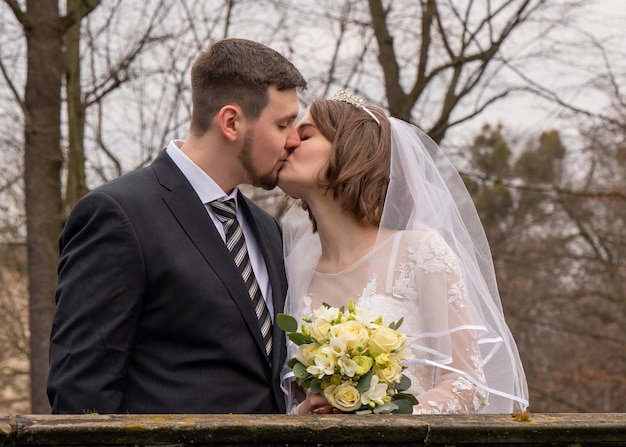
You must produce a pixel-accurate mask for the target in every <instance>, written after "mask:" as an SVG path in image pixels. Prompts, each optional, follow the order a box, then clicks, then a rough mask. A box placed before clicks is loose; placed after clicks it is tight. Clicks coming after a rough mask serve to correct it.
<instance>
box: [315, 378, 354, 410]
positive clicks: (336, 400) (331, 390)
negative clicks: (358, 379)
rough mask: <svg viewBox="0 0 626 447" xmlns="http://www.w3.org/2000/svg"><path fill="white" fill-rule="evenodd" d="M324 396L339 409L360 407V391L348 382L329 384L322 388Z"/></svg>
mask: <svg viewBox="0 0 626 447" xmlns="http://www.w3.org/2000/svg"><path fill="white" fill-rule="evenodd" d="M324 397H325V398H326V399H327V400H328V402H329V403H330V404H331V405H332V406H333V407H335V408H338V409H340V410H341V411H346V412H349V411H356V410H358V409H359V408H361V393H359V390H357V389H356V388H355V387H354V386H353V385H352V384H351V383H350V382H344V383H342V384H340V385H329V386H328V387H327V388H326V389H325V390H324Z"/></svg>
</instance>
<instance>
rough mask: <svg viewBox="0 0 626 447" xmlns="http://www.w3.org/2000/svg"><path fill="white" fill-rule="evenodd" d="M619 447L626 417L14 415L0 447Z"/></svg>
mask: <svg viewBox="0 0 626 447" xmlns="http://www.w3.org/2000/svg"><path fill="white" fill-rule="evenodd" d="M53 445H54V446H59V445H67V446H90V447H94V446H109V447H111V446H147V445H160V446H165V445H170V446H192V445H193V446H208V445H219V446H244V445H256V446H290V447H293V446H319V447H322V446H337V445H342V446H367V447H377V446H385V445H394V446H409V445H411V446H420V445H427V446H435V447H439V446H447V447H453V446H465V447H469V446H478V445H483V446H492V447H498V446H517V447H522V446H524V447H526V446H581V447H586V446H626V414H615V413H601V414H600V413H598V414H533V415H531V420H530V421H527V422H518V421H516V420H514V419H513V418H512V417H511V416H509V415H467V416H401V415H362V416H355V415H319V416H316V415H308V416H285V415H228V414H224V415H94V414H87V415H71V416H63V415H17V416H7V417H2V416H0V446H3V447H4V446H16V447H17V446H38V447H43V446H53Z"/></svg>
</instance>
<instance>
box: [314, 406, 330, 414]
mask: <svg viewBox="0 0 626 447" xmlns="http://www.w3.org/2000/svg"><path fill="white" fill-rule="evenodd" d="M333 410H334V408H333V407H331V406H330V405H325V406H323V407H317V408H316V409H315V410H313V414H331V413H333Z"/></svg>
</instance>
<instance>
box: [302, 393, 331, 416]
mask: <svg viewBox="0 0 626 447" xmlns="http://www.w3.org/2000/svg"><path fill="white" fill-rule="evenodd" d="M339 413H341V411H339V410H338V409H336V408H334V407H333V406H331V405H330V403H328V401H327V400H326V398H325V397H324V396H322V395H321V394H313V393H312V392H311V390H310V389H309V390H307V392H306V399H305V400H304V402H302V403H301V404H300V405H298V414H339Z"/></svg>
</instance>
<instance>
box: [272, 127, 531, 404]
mask: <svg viewBox="0 0 626 447" xmlns="http://www.w3.org/2000/svg"><path fill="white" fill-rule="evenodd" d="M389 121H390V124H391V136H392V141H391V150H392V154H391V172H390V183H389V188H388V192H387V196H386V200H385V205H384V209H383V215H382V220H381V223H380V231H379V237H378V242H377V245H378V246H379V247H381V250H382V247H383V245H384V244H387V243H388V240H389V237H388V235H389V234H390V230H392V231H391V232H392V233H393V232H409V233H408V234H412V233H411V232H414V233H419V234H427V233H428V234H430V233H433V232H434V233H436V234H437V235H438V237H439V239H441V238H442V239H443V240H444V241H445V243H446V244H447V246H449V249H447V250H448V251H449V252H451V253H453V254H451V256H452V257H454V258H455V262H454V263H453V264H454V267H455V269H456V268H458V272H456V273H458V276H459V277H460V281H461V282H462V283H463V284H464V288H465V290H464V294H465V297H464V298H465V300H466V302H467V306H464V307H466V308H467V311H468V312H469V313H468V315H470V317H468V319H466V320H464V321H463V322H462V324H461V323H458V322H455V321H453V320H454V319H449V318H448V316H446V315H447V314H446V312H445V311H443V312H437V311H436V309H441V307H437V306H443V305H445V303H444V304H440V305H436V306H433V305H432V304H429V303H428V301H427V297H423V296H419V295H420V294H419V293H418V294H417V295H416V297H415V298H414V299H412V300H413V301H415V303H411V304H412V306H411V307H406V311H405V312H412V313H415V314H416V315H411V316H410V317H411V318H405V320H407V323H408V324H409V326H408V329H407V330H408V331H409V333H407V335H409V337H410V339H411V345H412V349H413V352H414V354H415V359H414V361H413V363H414V364H422V365H427V366H428V367H430V368H433V369H435V370H438V371H440V372H441V374H445V373H448V374H449V373H450V371H453V372H455V374H456V373H459V374H463V372H462V371H458V370H457V368H456V367H455V366H453V362H452V356H453V353H452V348H451V347H450V344H451V343H452V342H451V341H450V340H453V339H454V335H453V334H455V333H458V332H459V331H463V330H468V329H469V330H471V331H472V336H473V337H475V341H476V343H477V345H478V348H479V351H480V362H481V363H482V365H481V366H482V370H483V372H484V380H475V377H471V375H467V379H468V380H470V381H472V382H473V383H474V384H475V385H476V386H478V387H480V388H481V389H482V391H485V392H487V393H488V396H489V397H488V401H489V404H488V405H487V406H486V407H484V408H482V409H481V410H480V411H482V412H487V413H510V412H512V411H513V410H515V409H525V408H527V406H528V389H527V385H526V378H525V375H524V370H523V367H522V364H521V361H520V358H519V353H518V351H517V347H516V345H515V341H514V340H513V337H512V335H511V332H510V330H509V328H508V326H507V324H506V322H505V320H504V315H503V312H502V305H501V302H500V297H499V293H498V289H497V285H496V278H495V273H494V267H493V262H492V258H491V252H490V249H489V245H488V243H487V239H486V236H485V233H484V230H483V227H482V225H481V222H480V219H479V217H478V214H477V212H476V208H475V206H474V203H473V201H472V199H471V197H470V195H469V193H468V191H467V189H466V188H465V185H464V184H463V181H462V180H461V177H460V176H459V174H458V172H457V170H456V169H455V168H454V167H453V166H452V164H451V163H450V161H449V160H448V159H447V157H446V156H445V155H444V154H443V152H442V151H441V149H440V148H439V147H438V145H437V144H436V143H435V142H433V141H432V140H431V139H430V138H429V137H428V136H427V135H426V134H425V133H424V132H422V131H421V130H419V129H418V128H417V127H415V126H413V125H410V124H408V123H406V122H404V121H400V120H397V119H394V118H389ZM283 228H284V240H285V263H286V268H287V273H288V278H289V296H288V299H287V303H286V305H285V312H286V313H289V314H291V315H294V316H298V315H303V314H304V313H305V306H306V300H305V299H304V297H306V296H307V293H308V286H309V284H310V281H311V278H312V276H313V274H314V270H315V266H316V264H317V260H318V258H319V255H320V252H321V248H320V243H319V238H318V236H317V234H314V233H313V232H312V231H311V224H310V222H309V219H308V215H307V213H306V212H304V211H303V210H302V209H301V208H300V207H299V206H297V205H296V206H294V207H293V208H292V209H291V210H290V211H289V212H288V213H287V215H286V216H285V218H284V220H283ZM404 234H407V233H404ZM444 245H445V244H444ZM379 247H377V248H375V249H374V251H373V253H374V254H376V253H378V252H377V250H378V249H379ZM381 253H382V251H381ZM381 259H384V262H390V261H389V259H392V261H391V262H393V259H395V258H393V257H391V258H388V257H384V256H382V255H381V256H378V255H373V256H371V260H370V261H369V262H370V267H369V269H370V274H371V275H372V276H375V275H378V276H380V275H379V274H378V272H380V271H381V268H380V267H381V266H380V265H378V263H379V262H381ZM418 262H422V261H419V260H418ZM423 277H424V278H434V275H432V276H430V277H429V276H428V275H423ZM412 278H413V277H412ZM416 280H417V281H420V280H419V279H416ZM428 280H429V279H425V280H422V281H428ZM433 280H434V279H433ZM362 287H363V286H362ZM448 287H449V285H448ZM422 289H423V290H431V289H427V288H423V287H422V288H420V290H422ZM448 299H449V298H448ZM445 300H446V298H445V297H444V299H443V301H445ZM409 309H411V310H409ZM403 316H404V315H403ZM402 328H405V326H403V327H402ZM290 354H293V352H292V351H290ZM288 375H289V374H288V373H286V375H285V377H284V379H285V380H284V385H286V382H287V381H288V379H289V378H288ZM287 388H288V387H287V386H284V389H287Z"/></svg>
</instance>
